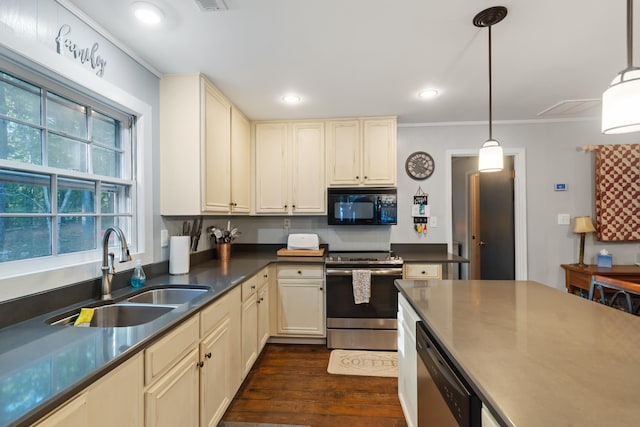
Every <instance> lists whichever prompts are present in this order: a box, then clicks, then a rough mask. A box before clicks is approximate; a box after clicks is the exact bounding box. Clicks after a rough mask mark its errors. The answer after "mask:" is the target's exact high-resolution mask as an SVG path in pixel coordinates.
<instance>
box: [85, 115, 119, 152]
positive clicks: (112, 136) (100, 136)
mask: <svg viewBox="0 0 640 427" xmlns="http://www.w3.org/2000/svg"><path fill="white" fill-rule="evenodd" d="M91 118H92V119H93V122H92V123H91V125H92V126H93V141H95V142H99V143H100V144H102V145H108V146H109V147H114V148H119V147H120V144H118V122H117V121H115V120H114V119H112V118H111V117H108V116H105V115H104V114H101V113H98V112H97V111H93V112H92V113H91Z"/></svg>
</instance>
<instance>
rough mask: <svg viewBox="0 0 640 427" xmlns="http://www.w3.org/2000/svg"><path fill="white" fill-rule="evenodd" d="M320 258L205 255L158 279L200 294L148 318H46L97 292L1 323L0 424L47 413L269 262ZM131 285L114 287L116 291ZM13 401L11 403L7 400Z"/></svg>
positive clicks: (268, 254) (272, 253) (23, 421)
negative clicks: (108, 322) (132, 321)
mask: <svg viewBox="0 0 640 427" xmlns="http://www.w3.org/2000/svg"><path fill="white" fill-rule="evenodd" d="M275 261H277V262H295V263H301V262H304V263H323V262H324V258H322V257H278V256H276V254H275V251H262V252H256V253H251V252H247V253H243V252H240V253H234V254H233V256H232V258H231V260H230V261H229V262H227V263H222V262H221V261H218V260H210V261H207V262H204V263H201V264H198V265H197V266H194V267H191V269H190V272H189V273H188V274H184V275H178V276H171V275H168V274H163V275H160V276H158V277H155V278H153V279H150V280H148V281H147V284H146V285H145V288H150V287H153V286H159V285H166V284H171V285H176V286H179V285H207V286H209V287H210V289H209V291H207V292H206V293H205V294H204V295H202V296H200V297H198V298H196V299H194V300H192V301H191V302H189V303H186V304H183V305H181V306H179V307H178V308H176V309H175V310H172V311H170V312H169V313H167V314H164V315H162V316H160V317H159V318H157V319H155V320H153V321H152V322H149V323H145V324H142V325H138V326H131V327H122V328H74V327H71V326H51V325H48V324H46V323H45V321H46V320H47V319H48V318H50V317H54V316H55V315H56V314H60V313H63V312H66V311H68V310H69V309H70V308H72V307H73V308H77V307H83V306H86V305H88V304H91V303H95V302H97V301H98V300H96V299H92V300H86V301H83V302H80V303H77V304H74V305H73V306H72V307H66V308H64V309H60V310H56V311H53V312H51V313H47V314H45V315H41V316H38V317H35V318H32V319H29V320H27V321H24V322H20V323H17V324H15V325H12V326H9V327H6V328H2V329H0V402H2V405H0V425H1V426H6V425H27V424H30V423H32V422H34V421H36V420H37V419H39V418H40V417H42V416H43V415H45V414H47V413H48V412H50V411H51V410H53V409H54V408H56V407H57V406H58V405H60V404H62V403H63V402H65V401H66V400H68V399H69V398H71V397H72V396H74V395H75V394H77V393H78V392H79V391H81V390H82V389H84V388H85V387H86V386H88V385H89V384H91V383H93V382H94V381H96V380H97V379H98V378H100V377H102V376H103V375H105V374H106V373H108V372H109V371H111V370H112V369H114V368H115V367H117V366H118V365H120V364H121V363H122V362H124V361H126V360H127V359H128V358H129V357H131V356H132V355H134V354H136V353H137V352H139V351H140V350H142V349H143V348H145V347H147V346H148V345H149V344H150V343H152V342H153V341H155V340H157V339H158V338H160V337H161V336H162V335H163V334H164V333H166V332H167V331H169V330H170V329H172V328H173V327H174V326H176V325H177V324H178V323H180V322H181V321H183V320H185V319H186V318H188V317H189V316H190V315H192V314H194V313H196V312H197V311H199V310H200V309H202V308H203V307H204V306H206V305H208V304H210V303H212V302H213V301H215V300H216V299H217V298H218V297H220V296H221V295H224V294H225V293H226V292H227V291H229V290H230V289H232V288H234V287H235V286H236V285H238V284H240V283H242V282H243V281H244V280H246V279H247V278H249V277H251V276H253V275H254V274H256V273H257V272H258V271H260V270H261V269H262V268H263V267H265V266H267V265H269V264H270V263H272V262H275ZM136 292H139V290H137V289H133V288H131V287H126V288H123V289H119V290H117V291H115V292H113V298H114V299H116V300H117V299H120V298H122V297H125V296H127V295H129V294H131V293H136ZM12 402H13V403H12Z"/></svg>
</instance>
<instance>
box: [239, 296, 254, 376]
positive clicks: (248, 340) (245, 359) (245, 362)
mask: <svg viewBox="0 0 640 427" xmlns="http://www.w3.org/2000/svg"><path fill="white" fill-rule="evenodd" d="M257 358H258V298H257V294H255V293H254V294H253V295H251V296H250V297H249V298H248V299H247V300H246V301H245V302H243V303H242V366H243V369H244V375H245V376H246V375H247V374H248V373H249V371H250V370H251V367H252V366H253V363H254V362H255V361H256V359H257Z"/></svg>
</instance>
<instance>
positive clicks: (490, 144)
mask: <svg viewBox="0 0 640 427" xmlns="http://www.w3.org/2000/svg"><path fill="white" fill-rule="evenodd" d="M503 168H504V156H503V154H502V147H501V146H500V143H499V142H498V141H496V140H495V139H490V140H488V141H486V142H485V143H484V144H482V148H481V149H480V153H479V155H478V171H480V172H497V171H501V170H502V169H503Z"/></svg>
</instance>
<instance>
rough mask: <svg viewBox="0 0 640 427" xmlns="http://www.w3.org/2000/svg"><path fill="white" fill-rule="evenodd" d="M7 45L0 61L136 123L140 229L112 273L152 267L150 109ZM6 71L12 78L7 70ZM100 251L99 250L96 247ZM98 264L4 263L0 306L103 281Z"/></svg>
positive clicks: (63, 65) (65, 260) (95, 259)
mask: <svg viewBox="0 0 640 427" xmlns="http://www.w3.org/2000/svg"><path fill="white" fill-rule="evenodd" d="M11 42H12V49H15V50H10V49H8V48H5V47H3V46H2V45H0V55H2V56H3V57H4V58H7V59H9V60H11V61H13V62H15V63H16V64H18V67H26V68H28V69H31V70H33V71H34V72H36V73H40V74H42V75H45V76H47V77H48V78H51V79H52V80H55V81H58V82H60V83H61V84H62V85H63V86H67V87H69V88H70V89H72V90H76V91H79V92H83V93H87V94H88V96H89V97H90V98H92V99H96V100H98V101H100V102H102V103H104V104H105V105H109V106H111V107H112V108H115V109H118V110H121V111H123V112H125V113H127V114H130V115H132V116H135V117H136V118H137V119H136V126H135V132H134V134H133V135H132V139H133V140H134V147H135V155H134V164H133V165H132V166H133V171H132V172H133V174H134V177H135V188H134V189H133V191H132V192H133V194H132V197H135V198H136V202H135V205H136V209H135V211H134V212H133V215H134V216H133V218H132V221H133V222H135V223H136V224H137V225H138V226H137V227H135V228H134V229H135V233H136V241H137V243H138V245H137V248H136V251H135V252H134V253H132V258H133V260H132V261H130V262H127V263H122V264H117V265H116V270H117V271H122V270H126V269H130V268H133V267H134V265H135V261H136V260H137V259H140V260H141V261H142V263H143V264H146V263H150V262H152V261H153V254H152V251H151V248H152V247H153V232H152V230H153V217H152V185H153V181H152V176H151V171H152V164H151V155H150V154H151V147H152V140H151V136H152V112H153V111H152V107H151V106H150V105H149V104H147V103H145V102H143V101H141V100H140V99H138V98H136V97H135V96H132V95H131V94H130V93H128V92H126V91H124V90H123V89H121V88H119V87H117V86H115V85H113V84H111V83H109V82H107V81H105V80H104V79H100V78H98V77H96V76H95V75H94V74H91V73H88V72H86V70H84V69H82V68H79V67H75V66H70V63H69V62H68V61H69V60H68V58H65V57H62V56H60V55H56V54H55V53H53V52H52V51H50V50H48V49H45V48H43V47H42V46H40V45H34V44H31V43H28V42H27V41H23V40H20V39H16V40H12V41H11ZM16 51H19V52H20V54H17V53H16ZM25 56H26V57H28V58H38V60H37V62H33V61H32V60H29V59H25ZM45 64H46V65H45ZM8 71H10V72H11V70H8ZM13 74H15V75H16V76H17V77H19V76H20V74H19V73H16V72H15V71H14V72H13ZM11 163H13V162H11ZM13 164H15V163H13ZM98 246H99V247H100V245H98ZM101 264H102V252H101V250H100V248H98V249H97V250H95V251H88V252H80V253H73V254H64V255H58V256H55V257H44V258H34V259H29V260H21V261H12V262H9V263H3V265H2V268H1V269H0V301H2V300H8V299H12V298H17V297H21V296H25V295H29V294H33V293H37V292H43V291H46V290H50V289H54V288H57V287H61V286H64V285H67V284H71V283H76V282H80V281H83V280H88V279H91V278H97V277H99V276H100V275H101V270H100V267H101Z"/></svg>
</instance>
